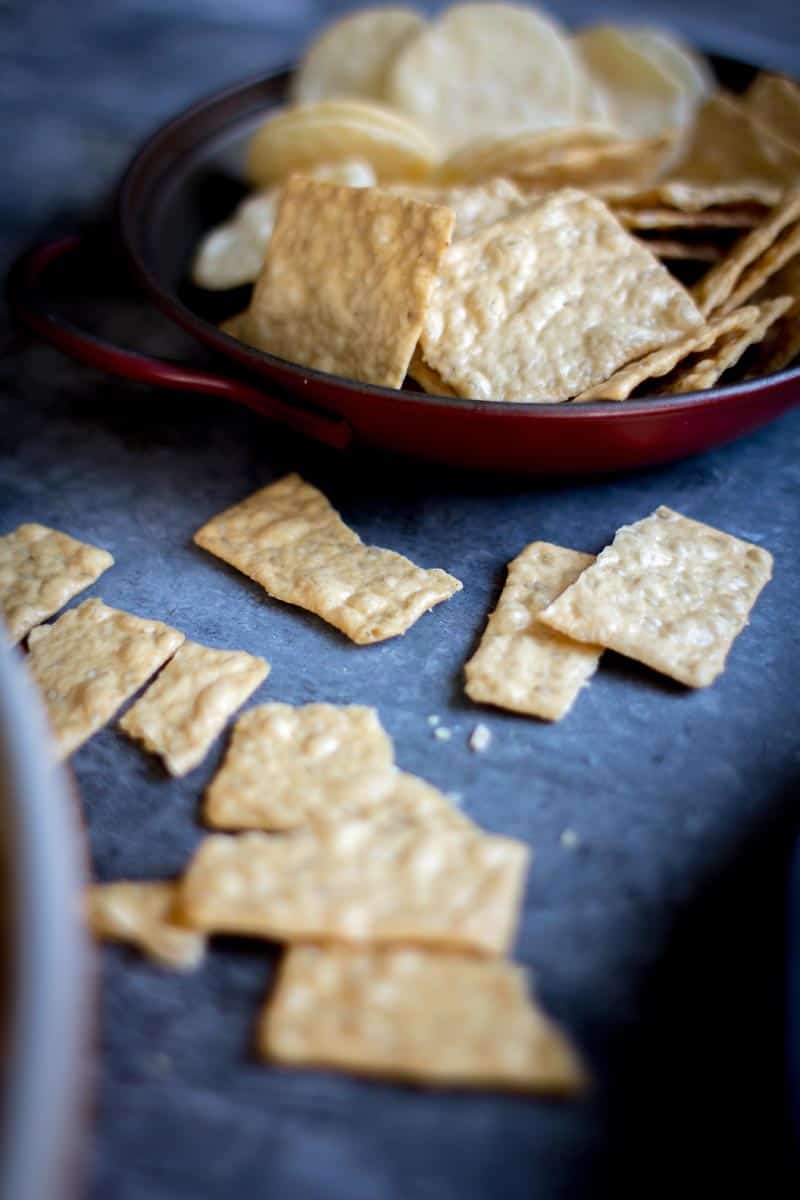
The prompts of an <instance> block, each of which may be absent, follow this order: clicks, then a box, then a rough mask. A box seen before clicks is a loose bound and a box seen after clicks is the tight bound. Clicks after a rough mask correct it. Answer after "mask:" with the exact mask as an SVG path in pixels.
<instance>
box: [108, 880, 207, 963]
mask: <svg viewBox="0 0 800 1200" xmlns="http://www.w3.org/2000/svg"><path fill="white" fill-rule="evenodd" d="M176 893H177V889H176V886H175V884H174V883H169V882H167V881H160V880H159V881H153V882H133V881H132V880H127V879H125V880H119V881H117V882H116V883H99V884H95V885H94V887H90V888H89V889H88V890H87V893H86V906H85V907H86V919H87V921H88V923H89V928H90V929H91V931H92V933H93V934H94V935H95V937H98V938H108V939H109V940H110V941H114V942H126V943H128V944H129V945H131V946H136V947H138V949H140V950H141V951H142V952H143V953H144V954H146V955H147V956H148V957H149V958H152V959H153V960H154V961H155V962H157V963H159V964H160V965H161V966H162V967H175V968H176V969H177V970H179V971H185V970H190V969H191V968H192V967H196V966H198V965H199V964H200V962H201V961H202V959H203V956H204V954H205V950H206V939H205V937H204V936H203V934H202V933H198V932H197V930H196V929H187V928H186V926H185V925H180V924H178V923H177V922H176V920H175V918H174V915H173V909H174V905H175V896H176Z"/></svg>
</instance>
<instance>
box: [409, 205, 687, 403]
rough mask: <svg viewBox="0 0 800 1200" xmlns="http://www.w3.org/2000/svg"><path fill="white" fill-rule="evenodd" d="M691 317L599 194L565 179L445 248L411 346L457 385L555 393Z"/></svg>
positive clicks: (550, 397)
mask: <svg viewBox="0 0 800 1200" xmlns="http://www.w3.org/2000/svg"><path fill="white" fill-rule="evenodd" d="M701 325H702V318H701V316H700V314H699V313H698V311H697V309H696V307H695V305H694V303H693V302H692V300H691V298H690V297H689V295H688V293H687V292H686V291H685V289H684V288H683V287H682V286H681V284H679V283H678V282H677V280H676V279H674V278H673V276H672V275H670V273H669V272H668V271H667V270H666V268H665V267H663V266H662V265H661V263H659V261H658V259H656V258H655V257H654V256H653V255H651V254H650V252H649V251H648V250H647V249H645V248H644V247H643V246H642V245H641V243H639V242H638V241H637V240H636V239H634V238H632V237H631V236H630V235H629V234H627V233H626V232H625V231H624V230H623V229H622V227H621V226H620V225H619V224H618V222H617V221H615V220H614V218H613V217H612V215H611V214H610V212H609V211H608V209H607V208H606V206H605V205H604V204H603V203H602V202H601V201H600V200H597V199H595V198H594V197H592V196H588V195H586V194H584V193H582V192H578V191H570V190H565V191H562V192H556V193H554V194H553V195H551V196H548V197H547V198H546V199H544V200H542V201H540V202H538V203H537V204H533V205H531V207H530V208H528V209H526V210H525V211H524V212H523V213H521V214H519V215H518V216H516V217H513V218H510V219H509V220H507V221H501V222H499V223H498V224H496V225H492V226H490V227H489V228H488V229H485V230H481V231H479V232H478V233H475V234H473V235H472V237H469V238H463V239H462V240H460V241H458V242H456V243H454V244H453V245H452V246H451V247H450V248H449V250H448V251H447V253H446V254H445V255H444V257H443V260H442V265H441V268H440V271H439V275H438V277H437V279H436V282H435V284H434V287H433V291H432V294H431V301H430V305H429V308H428V311H427V313H426V315H425V321H424V325H423V332H422V337H421V339H420V351H421V353H422V356H423V359H424V361H425V363H426V364H427V365H428V366H429V367H431V368H432V369H433V370H434V371H436V372H437V373H438V374H439V375H440V376H441V377H442V379H444V381H445V382H446V383H447V384H448V385H449V386H450V387H451V388H452V389H453V390H454V391H455V392H456V393H457V394H458V395H460V396H464V397H471V398H475V399H480V400H511V401H531V400H535V401H539V402H541V403H547V404H554V403H557V402H559V401H561V400H566V399H568V398H569V397H570V396H574V395H576V394H577V393H578V392H581V391H584V390H585V389H586V388H587V387H591V386H592V385H593V384H595V383H599V382H601V381H602V380H604V379H607V378H608V376H609V375H611V374H613V373H614V371H616V370H618V369H619V368H620V367H621V366H623V365H624V364H625V363H626V362H630V361H631V360H632V359H635V358H640V357H641V356H642V355H644V354H647V353H649V352H650V351H651V350H655V349H657V348H658V347H659V346H663V345H666V344H667V343H669V342H670V341H674V340H676V339H677V338H679V337H681V336H682V335H684V334H686V333H688V332H689V331H691V330H693V329H697V328H699V327H700V326H701Z"/></svg>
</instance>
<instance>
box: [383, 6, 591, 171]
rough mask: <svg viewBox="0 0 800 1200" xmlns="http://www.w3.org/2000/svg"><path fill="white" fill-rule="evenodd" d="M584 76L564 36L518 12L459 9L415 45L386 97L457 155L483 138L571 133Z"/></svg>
mask: <svg viewBox="0 0 800 1200" xmlns="http://www.w3.org/2000/svg"><path fill="white" fill-rule="evenodd" d="M579 80H580V75H579V69H578V66H577V63H576V60H575V56H574V54H573V51H572V48H571V46H570V44H569V42H568V40H567V38H566V37H565V36H564V34H563V32H562V30H561V28H560V27H559V26H558V25H557V24H556V23H555V22H553V21H552V20H550V19H549V18H548V17H546V16H544V15H543V14H542V13H539V12H535V11H533V10H531V9H530V8H523V7H522V6H518V5H513V4H458V5H455V6H454V7H452V8H449V9H448V10H447V11H446V12H445V13H444V14H443V15H442V16H441V17H439V19H438V20H437V21H436V22H435V23H434V24H433V25H430V26H429V27H428V28H427V29H426V30H424V31H423V32H422V33H421V34H419V36H417V37H416V38H414V39H413V40H412V41H411V42H410V43H409V44H408V45H407V46H406V47H405V48H404V49H403V50H401V51H400V53H399V54H398V55H397V58H396V59H395V60H394V63H393V65H392V67H391V68H390V70H389V74H388V82H387V89H386V95H387V97H388V99H389V101H390V102H391V103H392V104H394V105H396V106H397V107H398V108H400V109H402V110H403V111H404V112H407V113H410V114H411V115H412V116H414V117H416V118H417V119H418V120H419V121H420V122H422V123H423V124H424V125H425V127H426V128H430V129H432V130H433V131H434V133H435V134H436V136H437V137H438V138H439V139H440V141H441V143H442V145H444V146H448V147H451V148H454V147H456V146H458V145H460V144H462V143H464V142H466V141H468V140H469V139H471V138H474V137H477V136H480V135H481V134H497V133H514V132H517V131H519V130H521V129H545V128H548V127H550V126H553V125H569V124H572V123H573V122H574V120H575V118H576V112H577V104H578V89H579Z"/></svg>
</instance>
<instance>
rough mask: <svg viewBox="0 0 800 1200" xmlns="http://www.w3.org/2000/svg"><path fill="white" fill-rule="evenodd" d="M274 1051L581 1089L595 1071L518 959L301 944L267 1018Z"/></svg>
mask: <svg viewBox="0 0 800 1200" xmlns="http://www.w3.org/2000/svg"><path fill="white" fill-rule="evenodd" d="M258 1041H259V1048H260V1050H261V1053H262V1054H263V1055H264V1056H265V1057H266V1058H268V1059H277V1060H278V1061H281V1062H287V1063H294V1064H299V1063H304V1064H309V1065H316V1066H322V1067H333V1068H338V1069H340V1070H345V1071H352V1072H356V1073H364V1074H376V1075H380V1076H382V1077H387V1076H388V1077H390V1078H398V1079H407V1080H412V1081H416V1082H418V1083H424V1084H433V1085H439V1086H448V1085H450V1086H461V1087H487V1086H489V1087H492V1086H497V1087H508V1088H515V1089H516V1088H521V1089H526V1090H530V1091H536V1092H538V1091H542V1092H554V1093H559V1094H571V1093H574V1092H576V1091H579V1090H580V1089H581V1087H582V1085H583V1084H584V1082H585V1075H584V1071H583V1068H582V1066H581V1062H580V1059H579V1057H578V1055H577V1053H576V1052H575V1051H574V1050H573V1048H572V1046H571V1045H570V1043H569V1041H568V1039H567V1038H566V1036H565V1035H564V1034H563V1033H562V1032H561V1030H560V1029H559V1028H558V1027H557V1026H556V1025H555V1024H554V1023H553V1022H552V1021H551V1020H550V1019H549V1018H548V1017H547V1016H546V1015H545V1014H544V1013H543V1012H542V1010H541V1008H539V1006H538V1005H537V1004H536V1003H535V1002H534V1001H533V1000H532V999H531V998H529V995H528V986H527V980H526V978H525V975H524V973H523V971H522V970H521V969H520V968H519V967H515V966H513V965H512V964H511V963H507V962H500V961H496V960H495V961H487V960H486V959H475V958H470V957H467V956H462V955H457V954H441V953H438V954H432V953H430V952H426V951H425V950H419V949H413V948H403V949H397V950H395V949H383V950H382V949H374V950H373V949H369V950H350V949H346V948H341V947H335V946H329V947H322V946H296V947H292V948H291V949H290V950H289V951H288V952H287V954H286V956H285V957H284V960H283V963H282V965H281V970H280V976H279V979H278V983H277V986H276V988H275V991H274V994H273V995H272V996H271V997H270V998H269V1000H268V1002H267V1005H266V1007H265V1009H264V1013H263V1016H262V1019H261V1023H260V1027H259V1036H258Z"/></svg>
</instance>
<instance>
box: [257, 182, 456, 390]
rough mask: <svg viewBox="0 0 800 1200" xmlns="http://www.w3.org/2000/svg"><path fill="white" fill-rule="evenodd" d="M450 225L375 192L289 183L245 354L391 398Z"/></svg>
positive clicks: (423, 208) (442, 215)
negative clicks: (383, 390) (353, 382)
mask: <svg viewBox="0 0 800 1200" xmlns="http://www.w3.org/2000/svg"><path fill="white" fill-rule="evenodd" d="M452 228H453V215H452V213H451V212H450V211H449V210H447V209H444V208H439V207H435V206H433V205H428V204H418V203H416V202H415V201H413V200H408V199H404V198H401V197H399V196H391V195H388V194H387V193H385V192H382V191H379V190H377V189H374V188H347V187H342V186H339V185H336V184H331V183H324V182H320V181H317V180H311V179H305V178H302V177H299V176H296V177H293V178H292V179H290V181H289V183H288V184H287V185H286V187H285V188H284V191H283V195H282V197H281V202H280V206H279V209H278V216H277V220H276V223H275V229H274V232H273V234H272V239H271V241H270V244H269V248H268V250H267V254H266V259H265V262H264V268H263V270H262V272H261V275H260V276H259V278H258V280H257V282H256V287H255V291H254V293H253V299H252V303H251V306H250V310H249V317H248V334H249V338H250V339H251V340H252V341H253V344H254V345H256V346H258V347H259V348H260V349H262V350H265V351H267V352H268V353H269V354H275V355H277V356H278V357H279V358H285V359H288V360H289V361H290V362H294V363H299V364H300V365H302V366H305V367H313V368H315V369H316V370H319V371H328V372H330V373H331V374H334V375H341V376H344V377H345V378H347V379H357V380H360V381H362V382H364V383H372V384H381V385H384V386H386V387H395V388H399V387H400V385H401V384H402V382H403V379H404V377H405V374H406V369H407V367H408V364H409V361H410V359H411V355H412V353H413V350H414V346H415V345H416V344H417V340H418V338H419V333H420V329H421V328H422V318H423V315H424V312H425V309H426V307H427V304H428V298H429V295H430V291H431V287H432V285H433V280H434V277H435V275H436V272H437V269H438V266H439V262H440V259H441V256H442V253H443V251H444V250H445V248H446V246H447V245H448V243H449V241H450V235H451V233H452Z"/></svg>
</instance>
